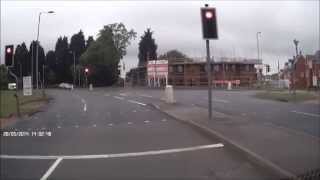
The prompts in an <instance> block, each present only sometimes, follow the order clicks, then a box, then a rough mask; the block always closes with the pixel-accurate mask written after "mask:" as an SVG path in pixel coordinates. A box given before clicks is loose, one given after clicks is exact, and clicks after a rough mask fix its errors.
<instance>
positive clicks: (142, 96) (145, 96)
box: [139, 94, 152, 98]
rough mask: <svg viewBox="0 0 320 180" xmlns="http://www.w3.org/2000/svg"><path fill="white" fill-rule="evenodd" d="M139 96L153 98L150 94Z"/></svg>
mask: <svg viewBox="0 0 320 180" xmlns="http://www.w3.org/2000/svg"><path fill="white" fill-rule="evenodd" d="M139 96H142V97H147V98H152V96H150V95H146V94H139Z"/></svg>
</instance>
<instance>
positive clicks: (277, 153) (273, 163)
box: [137, 89, 320, 177]
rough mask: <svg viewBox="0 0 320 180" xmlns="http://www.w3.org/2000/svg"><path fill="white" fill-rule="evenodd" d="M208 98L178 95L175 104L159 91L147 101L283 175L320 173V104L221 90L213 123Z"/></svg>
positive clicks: (188, 92)
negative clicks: (165, 100)
mask: <svg viewBox="0 0 320 180" xmlns="http://www.w3.org/2000/svg"><path fill="white" fill-rule="evenodd" d="M137 92H140V93H141V92H147V91H145V90H141V89H140V90H137ZM205 93H206V91H199V90H196V91H194V90H177V91H175V96H176V99H177V103H175V104H167V103H165V102H164V101H163V100H161V97H162V96H163V93H161V92H157V90H151V91H149V92H148V94H145V95H144V96H145V97H150V98H151V97H152V98H153V99H152V101H150V103H152V104H153V105H154V107H155V108H157V109H159V110H160V111H162V112H164V113H165V114H167V115H169V116H171V117H173V118H175V119H177V120H180V121H182V122H186V123H187V124H189V125H191V126H193V127H195V128H196V129H198V130H199V131H200V132H203V133H206V134H209V135H211V136H213V137H217V138H218V139H220V141H222V142H223V143H224V144H228V145H229V146H230V147H232V148H233V149H237V150H238V151H239V152H242V153H243V154H245V155H246V156H247V157H248V158H249V159H252V160H253V162H256V164H257V165H259V166H261V167H265V168H266V169H269V170H270V171H273V172H275V173H277V174H279V175H280V176H283V177H293V176H296V175H300V174H304V173H306V172H309V171H312V170H316V169H319V168H320V137H319V130H320V126H319V117H320V115H319V112H320V111H317V109H318V108H319V104H314V103H311V104H310V103H299V104H297V103H282V102H273V101H269V100H260V99H255V98H253V97H252V94H254V93H255V91H232V92H229V91H221V90H219V91H215V92H214V93H213V94H214V97H213V102H214V106H213V109H214V111H213V118H212V119H211V120H208V117H207V114H208V110H207V108H206V106H205V105H204V102H203V101H202V99H205V98H206V94H205ZM194 95H195V96H194ZM235 95H237V96H235ZM182 97H183V98H182ZM197 99H198V100H197ZM220 108H221V109H220ZM293 109H295V110H293ZM298 125H299V126H298Z"/></svg>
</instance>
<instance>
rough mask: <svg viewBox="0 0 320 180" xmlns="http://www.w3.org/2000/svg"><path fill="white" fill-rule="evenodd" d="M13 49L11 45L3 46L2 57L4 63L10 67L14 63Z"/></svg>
mask: <svg viewBox="0 0 320 180" xmlns="http://www.w3.org/2000/svg"><path fill="white" fill-rule="evenodd" d="M13 51H14V47H13V45H7V46H5V57H4V59H5V65H6V66H7V67H12V66H13V65H14V59H13V57H14V56H13Z"/></svg>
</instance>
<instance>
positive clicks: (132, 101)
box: [128, 100, 146, 106]
mask: <svg viewBox="0 0 320 180" xmlns="http://www.w3.org/2000/svg"><path fill="white" fill-rule="evenodd" d="M128 102H131V103H135V104H139V105H142V106H146V104H144V103H142V102H139V101H134V100H128Z"/></svg>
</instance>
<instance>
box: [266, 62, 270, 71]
mask: <svg viewBox="0 0 320 180" xmlns="http://www.w3.org/2000/svg"><path fill="white" fill-rule="evenodd" d="M266 68H267V72H270V65H268V64H267V66H266Z"/></svg>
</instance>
